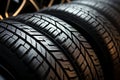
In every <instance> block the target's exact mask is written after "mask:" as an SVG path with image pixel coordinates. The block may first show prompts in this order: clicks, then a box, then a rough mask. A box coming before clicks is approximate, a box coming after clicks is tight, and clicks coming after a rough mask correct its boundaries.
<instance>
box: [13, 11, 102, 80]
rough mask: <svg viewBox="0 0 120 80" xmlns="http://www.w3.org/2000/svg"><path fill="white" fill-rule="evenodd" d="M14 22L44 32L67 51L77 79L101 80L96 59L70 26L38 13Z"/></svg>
mask: <svg viewBox="0 0 120 80" xmlns="http://www.w3.org/2000/svg"><path fill="white" fill-rule="evenodd" d="M14 20H18V21H21V22H25V23H26V24H28V25H33V27H34V28H35V29H39V30H40V31H41V30H42V31H44V32H45V33H47V34H48V35H49V36H51V38H53V40H55V41H56V43H58V45H59V46H61V47H62V48H63V49H64V50H66V51H68V52H69V54H68V53H67V54H68V55H70V56H72V58H73V61H74V62H73V64H75V63H76V66H77V68H76V71H79V72H77V73H78V77H79V79H82V80H92V79H97V80H99V78H100V79H101V80H103V73H102V69H101V66H100V63H99V60H98V59H97V56H96V54H95V52H94V51H93V49H92V47H91V46H90V44H89V43H88V42H87V40H86V39H85V38H84V37H83V36H82V35H81V34H80V33H79V32H78V31H77V30H75V29H74V28H73V27H72V26H70V25H68V24H67V23H65V22H64V21H62V20H60V19H57V18H55V17H53V16H48V15H45V14H44V15H43V14H40V13H34V14H28V15H21V16H18V17H16V18H14Z"/></svg>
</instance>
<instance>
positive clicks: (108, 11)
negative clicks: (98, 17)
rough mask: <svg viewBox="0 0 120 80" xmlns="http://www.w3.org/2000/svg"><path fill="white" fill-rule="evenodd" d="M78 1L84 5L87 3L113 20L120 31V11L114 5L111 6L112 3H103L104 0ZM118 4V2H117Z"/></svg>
mask: <svg viewBox="0 0 120 80" xmlns="http://www.w3.org/2000/svg"><path fill="white" fill-rule="evenodd" d="M76 3H81V4H84V5H87V6H89V7H91V8H93V9H95V10H97V11H98V12H100V13H101V14H102V15H104V16H105V17H107V18H108V19H109V21H111V22H112V23H113V24H114V26H115V27H116V28H117V29H118V31H119V32H120V20H119V18H120V13H119V12H117V11H116V10H115V9H114V8H113V7H111V6H110V5H108V4H106V3H103V2H99V1H87V0H84V1H77V2H76ZM116 6H117V4H116Z"/></svg>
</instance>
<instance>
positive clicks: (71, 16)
mask: <svg viewBox="0 0 120 80" xmlns="http://www.w3.org/2000/svg"><path fill="white" fill-rule="evenodd" d="M41 12H43V13H46V14H51V15H54V16H57V17H59V18H61V19H63V20H65V21H66V22H68V23H70V24H73V25H74V24H77V25H78V26H79V31H80V32H82V31H81V30H80V27H82V28H84V30H86V32H87V33H88V34H89V35H91V36H92V37H93V38H94V40H95V41H96V42H98V43H95V42H94V43H95V44H96V45H99V46H102V47H101V48H102V50H105V48H103V47H105V46H106V47H107V48H108V49H106V51H107V50H108V51H109V54H108V52H103V54H100V55H99V54H98V53H97V55H98V57H99V59H100V61H101V63H102V64H103V66H104V67H106V68H105V69H104V71H105V73H106V75H108V77H107V78H109V79H112V78H110V76H109V75H110V73H111V72H109V71H112V69H110V68H108V67H109V66H108V65H110V64H109V61H110V60H109V58H110V57H109V56H111V60H112V63H113V64H112V65H113V67H114V69H118V67H119V50H120V47H119V45H120V37H119V33H118V32H117V29H116V28H114V26H112V24H111V23H110V22H109V21H108V20H107V19H106V18H105V17H104V16H102V15H100V14H99V13H97V11H95V10H93V9H92V8H90V9H89V7H85V6H84V7H82V6H80V5H77V4H64V5H58V6H53V7H51V8H48V9H44V10H42V11H41ZM81 25H82V26H81ZM76 29H78V28H76ZM83 34H85V32H83ZM97 35H98V36H97ZM99 37H101V38H102V39H101V40H104V42H102V41H101V40H100V39H99ZM89 40H90V39H89ZM89 40H88V41H89ZM94 43H91V44H94ZM95 44H94V45H95ZM101 44H102V45H101ZM104 44H105V45H104ZM97 49H98V48H97ZM101 55H103V56H101ZM105 55H106V56H105ZM115 55H116V56H115ZM104 59H108V60H109V61H108V62H107V61H105V60H104ZM112 65H111V66H112ZM107 66H108V67H107ZM107 69H108V70H107ZM106 70H107V71H106ZM116 71H117V70H116ZM116 71H115V72H116ZM111 76H112V75H111Z"/></svg>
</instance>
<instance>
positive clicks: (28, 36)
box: [0, 20, 78, 80]
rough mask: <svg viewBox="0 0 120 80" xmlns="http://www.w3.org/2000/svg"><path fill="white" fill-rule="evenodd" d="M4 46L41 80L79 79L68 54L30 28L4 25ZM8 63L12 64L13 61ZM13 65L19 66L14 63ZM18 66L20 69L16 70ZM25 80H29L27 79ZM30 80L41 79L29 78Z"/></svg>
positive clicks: (1, 40) (8, 22) (0, 32)
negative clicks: (67, 56) (66, 55)
mask: <svg viewBox="0 0 120 80" xmlns="http://www.w3.org/2000/svg"><path fill="white" fill-rule="evenodd" d="M0 43H1V44H2V45H5V46H6V47H7V48H8V49H9V50H10V51H12V54H14V56H15V57H17V58H19V59H20V60H21V61H22V62H23V63H25V64H26V66H28V67H30V69H31V71H33V72H34V74H35V73H36V75H38V76H39V77H40V80H51V79H52V80H70V79H69V78H68V76H67V75H69V76H70V77H71V78H73V79H74V78H76V73H75V71H74V70H73V68H72V66H71V64H70V61H69V60H68V59H67V58H66V57H65V55H64V53H63V52H62V51H61V50H60V49H59V48H58V47H57V46H56V45H55V44H54V43H53V42H52V41H50V40H49V39H48V38H47V37H46V36H44V35H43V34H42V33H40V32H37V31H36V30H34V29H33V28H31V27H30V26H27V25H25V24H22V23H20V22H16V21H11V20H5V21H2V22H0ZM5 54H7V53H5ZM12 54H9V55H12ZM9 55H8V56H9ZM3 56H5V55H4V54H3ZM13 58H14V57H13ZM6 61H9V58H8V59H7V60H6ZM12 63H14V64H15V63H16V62H15V61H12ZM9 64H11V63H9ZM18 66H20V65H16V66H13V67H18ZM21 69H24V67H23V68H20V70H21ZM29 72H30V71H28V73H29ZM19 73H23V72H22V71H21V72H19ZM41 73H42V74H41ZM61 75H62V76H61ZM28 76H29V77H30V75H28ZM17 80H19V78H18V79H17ZM22 80H26V76H24V78H22ZM27 80H28V78H27ZM29 80H39V79H33V78H32V79H31V78H29ZM74 80H78V79H74Z"/></svg>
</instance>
